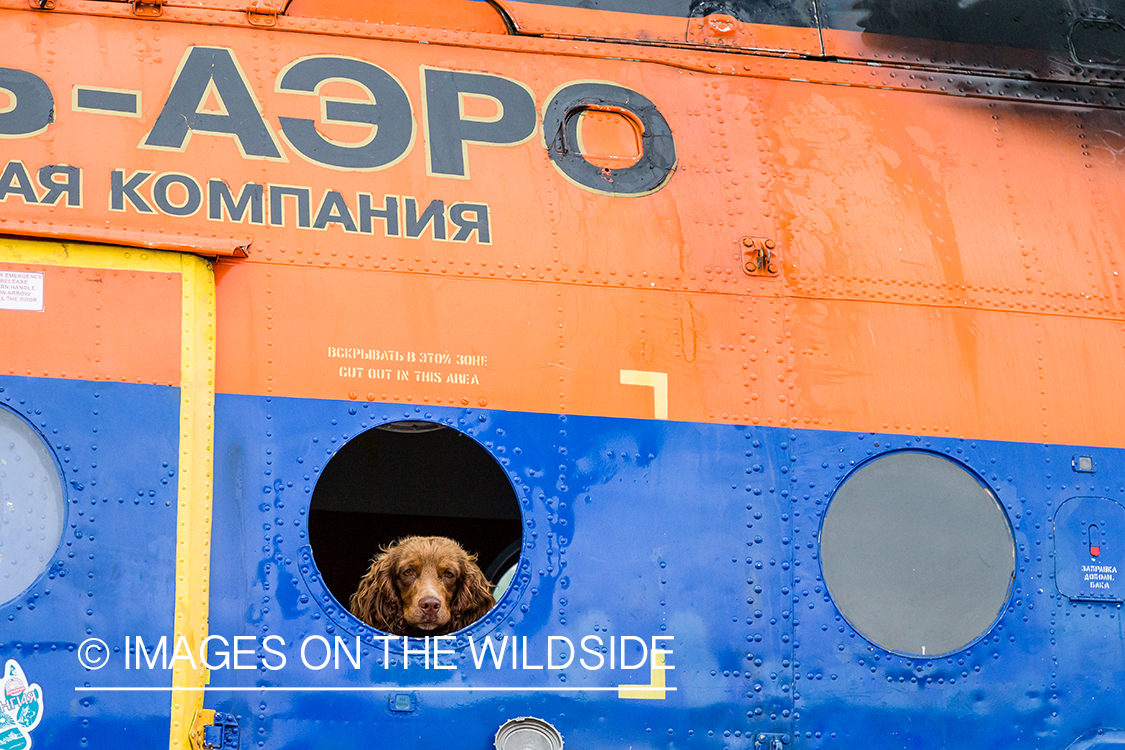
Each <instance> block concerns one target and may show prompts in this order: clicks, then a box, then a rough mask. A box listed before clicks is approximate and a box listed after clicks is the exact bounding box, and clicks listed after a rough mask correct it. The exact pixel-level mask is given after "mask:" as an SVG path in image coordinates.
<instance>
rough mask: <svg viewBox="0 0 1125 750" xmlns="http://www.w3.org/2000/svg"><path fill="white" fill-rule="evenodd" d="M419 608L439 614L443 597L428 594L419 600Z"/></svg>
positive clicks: (428, 612)
mask: <svg viewBox="0 0 1125 750" xmlns="http://www.w3.org/2000/svg"><path fill="white" fill-rule="evenodd" d="M418 608H419V609H421V610H422V611H423V612H425V613H426V614H435V615H436V614H437V613H438V612H440V611H441V599H438V598H437V597H436V596H427V597H426V598H425V599H422V600H421V601H419V602H418Z"/></svg>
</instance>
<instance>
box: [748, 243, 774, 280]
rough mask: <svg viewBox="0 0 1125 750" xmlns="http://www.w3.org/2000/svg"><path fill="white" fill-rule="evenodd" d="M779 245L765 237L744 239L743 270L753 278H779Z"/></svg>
mask: <svg viewBox="0 0 1125 750" xmlns="http://www.w3.org/2000/svg"><path fill="white" fill-rule="evenodd" d="M776 246H777V243H776V242H774V241H773V240H771V239H767V238H765V237H743V238H742V270H743V271H745V272H746V273H748V274H750V275H751V276H777V272H778V268H777V259H776V258H775V257H774V255H773V250H774V248H775V247H776Z"/></svg>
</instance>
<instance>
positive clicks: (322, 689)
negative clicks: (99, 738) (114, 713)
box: [74, 685, 676, 693]
mask: <svg viewBox="0 0 1125 750" xmlns="http://www.w3.org/2000/svg"><path fill="white" fill-rule="evenodd" d="M74 690H75V692H78V693H172V692H181V693H202V692H204V691H207V690H211V691H214V692H238V693H265V692H278V693H306V692H307V693H409V692H431V693H433V692H449V693H471V692H478V693H578V692H583V691H585V692H615V693H616V692H618V691H620V690H653V691H656V690H661V691H667V692H675V690H676V688H674V687H653V686H651V685H621V686H620V687H432V686H405V687H398V686H396V687H266V686H263V687H215V686H211V687H179V688H177V687H75V688H74Z"/></svg>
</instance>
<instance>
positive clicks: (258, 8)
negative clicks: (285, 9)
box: [246, 0, 281, 26]
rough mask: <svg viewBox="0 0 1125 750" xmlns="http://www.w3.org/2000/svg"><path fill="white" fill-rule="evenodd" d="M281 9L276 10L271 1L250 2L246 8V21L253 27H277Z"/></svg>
mask: <svg viewBox="0 0 1125 750" xmlns="http://www.w3.org/2000/svg"><path fill="white" fill-rule="evenodd" d="M279 15H281V8H275V7H273V5H271V4H270V0H250V4H249V5H248V6H246V20H247V21H249V22H250V25H251V26H276V25H277V17H278V16H279Z"/></svg>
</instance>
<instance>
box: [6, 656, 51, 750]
mask: <svg viewBox="0 0 1125 750" xmlns="http://www.w3.org/2000/svg"><path fill="white" fill-rule="evenodd" d="M0 686H2V687H3V690H4V693H3V695H2V696H0V750H30V748H31V730H32V729H35V727H37V726H39V720H40V719H41V718H43V689H42V688H41V687H39V685H38V684H37V683H31V684H28V682H27V676H26V675H24V673H23V669H22V668H21V667H20V665H19V664H18V663H17V662H16V660H15V659H8V661H7V662H6V663H5V664H4V675H3V677H2V678H0Z"/></svg>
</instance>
